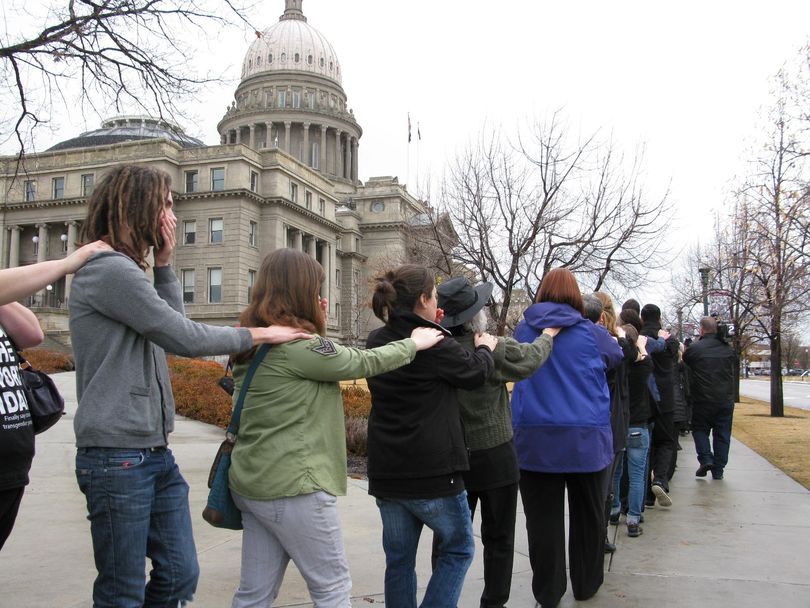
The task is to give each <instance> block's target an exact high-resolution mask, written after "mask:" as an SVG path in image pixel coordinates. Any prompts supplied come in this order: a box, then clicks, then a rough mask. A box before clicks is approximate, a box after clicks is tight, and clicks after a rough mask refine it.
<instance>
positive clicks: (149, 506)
mask: <svg viewBox="0 0 810 608" xmlns="http://www.w3.org/2000/svg"><path fill="white" fill-rule="evenodd" d="M76 479H77V480H78V482H79V489H80V490H81V491H82V493H83V494H84V495H85V498H86V500H87V513H88V515H87V519H89V520H90V533H91V534H92V537H93V553H94V556H95V562H96V570H98V576H97V577H96V580H95V583H94V584H93V606H94V608H108V607H109V608H135V607H138V608H141V607H143V608H159V607H161V608H162V607H166V608H169V607H171V608H177V606H182V605H184V604H185V602H186V601H190V600H191V599H192V596H193V595H194V591H195V590H196V588H197V578H198V577H199V573H200V569H199V566H198V564H197V551H196V548H195V546H194V538H193V536H192V531H191V515H190V513H189V507H188V484H187V483H186V481H185V479H183V476H182V475H180V470H179V469H178V468H177V465H176V464H175V462H174V456H173V455H172V452H171V450H169V449H167V448H154V449H140V450H139V449H124V448H79V450H78V453H77V454H76ZM147 557H148V558H149V559H151V561H152V570H151V572H150V573H149V581H148V582H147V581H146V576H145V574H144V570H145V564H146V558H147Z"/></svg>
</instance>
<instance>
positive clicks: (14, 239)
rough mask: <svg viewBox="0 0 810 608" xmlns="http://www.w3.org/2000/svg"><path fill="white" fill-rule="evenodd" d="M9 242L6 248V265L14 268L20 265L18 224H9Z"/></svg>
mask: <svg viewBox="0 0 810 608" xmlns="http://www.w3.org/2000/svg"><path fill="white" fill-rule="evenodd" d="M9 230H11V242H10V243H9V248H8V267H9V268H16V267H17V266H19V265H20V232H21V231H22V228H20V226H11V227H10V228H9Z"/></svg>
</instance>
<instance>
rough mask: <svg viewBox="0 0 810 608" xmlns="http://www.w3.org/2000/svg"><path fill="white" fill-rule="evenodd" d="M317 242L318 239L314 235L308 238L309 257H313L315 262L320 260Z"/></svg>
mask: <svg viewBox="0 0 810 608" xmlns="http://www.w3.org/2000/svg"><path fill="white" fill-rule="evenodd" d="M316 242H317V239H316V238H315V237H314V236H313V235H310V236H309V237H308V238H307V255H309V257H311V258H312V259H313V260H317V259H318V257H317V256H318V254H317V247H316Z"/></svg>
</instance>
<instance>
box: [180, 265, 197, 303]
mask: <svg viewBox="0 0 810 608" xmlns="http://www.w3.org/2000/svg"><path fill="white" fill-rule="evenodd" d="M180 281H181V283H182V284H183V304H194V271H193V270H182V271H181V272H180Z"/></svg>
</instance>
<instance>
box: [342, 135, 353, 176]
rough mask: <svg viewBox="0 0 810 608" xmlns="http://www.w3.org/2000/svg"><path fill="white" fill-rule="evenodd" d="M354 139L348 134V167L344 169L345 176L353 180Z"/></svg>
mask: <svg viewBox="0 0 810 608" xmlns="http://www.w3.org/2000/svg"><path fill="white" fill-rule="evenodd" d="M352 152H353V150H352V138H351V135H349V134H348V133H347V134H346V166H345V167H344V168H343V172H344V176H343V177H347V178H349V179H352Z"/></svg>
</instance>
